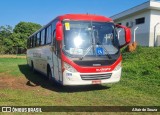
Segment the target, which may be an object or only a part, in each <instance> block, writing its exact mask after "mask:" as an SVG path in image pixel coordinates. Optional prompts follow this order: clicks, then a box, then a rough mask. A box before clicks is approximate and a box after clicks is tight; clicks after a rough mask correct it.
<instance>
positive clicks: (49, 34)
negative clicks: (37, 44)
mask: <svg viewBox="0 0 160 115" xmlns="http://www.w3.org/2000/svg"><path fill="white" fill-rule="evenodd" d="M51 36H52V33H51V26H49V27H48V28H47V32H46V44H50V43H51V41H52V40H51V39H52V37H51Z"/></svg>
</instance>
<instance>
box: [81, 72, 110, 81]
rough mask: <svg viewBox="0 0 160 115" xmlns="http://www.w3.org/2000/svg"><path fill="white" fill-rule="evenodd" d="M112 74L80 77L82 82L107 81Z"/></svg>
mask: <svg viewBox="0 0 160 115" xmlns="http://www.w3.org/2000/svg"><path fill="white" fill-rule="evenodd" d="M111 75H112V73H107V74H96V75H93V74H92V75H81V78H82V80H104V79H109V78H110V77H111Z"/></svg>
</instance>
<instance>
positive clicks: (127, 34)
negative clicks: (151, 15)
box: [116, 25, 131, 48]
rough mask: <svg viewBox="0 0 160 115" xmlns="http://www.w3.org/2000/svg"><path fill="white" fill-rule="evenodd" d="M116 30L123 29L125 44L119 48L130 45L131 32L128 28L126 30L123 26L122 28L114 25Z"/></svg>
mask: <svg viewBox="0 0 160 115" xmlns="http://www.w3.org/2000/svg"><path fill="white" fill-rule="evenodd" d="M116 27H117V28H122V29H124V32H125V44H123V45H121V46H120V48H122V47H124V46H126V45H127V44H129V43H130V41H131V30H130V28H127V27H125V26H122V25H116Z"/></svg>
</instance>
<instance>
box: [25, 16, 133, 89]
mask: <svg viewBox="0 0 160 115" xmlns="http://www.w3.org/2000/svg"><path fill="white" fill-rule="evenodd" d="M118 28H119V29H123V31H124V39H125V40H124V41H125V43H124V44H123V45H120V44H119V40H118V34H117V29H118ZM130 40H131V31H130V29H129V28H127V27H125V26H122V25H117V24H115V23H114V22H113V20H112V19H110V18H107V17H105V16H100V15H91V14H65V15H60V16H58V17H56V18H55V19H53V20H52V21H51V22H49V23H48V24H47V25H45V26H43V27H42V28H41V29H40V30H38V31H36V32H35V33H33V34H32V35H31V36H30V37H29V38H28V40H27V45H28V48H27V63H28V65H29V66H30V67H31V68H32V71H35V70H36V71H39V72H40V73H42V74H44V75H45V76H46V77H48V78H49V79H51V80H54V81H56V82H57V83H59V84H61V85H64V86H66V85H67V86H74V85H92V84H104V83H116V82H118V81H120V78H121V71H122V55H121V52H120V48H122V47H124V46H126V45H127V44H128V43H130Z"/></svg>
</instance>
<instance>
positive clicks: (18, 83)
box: [0, 73, 37, 90]
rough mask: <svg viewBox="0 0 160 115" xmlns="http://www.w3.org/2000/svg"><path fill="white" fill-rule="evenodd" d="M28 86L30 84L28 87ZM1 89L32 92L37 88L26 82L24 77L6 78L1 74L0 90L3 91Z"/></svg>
mask: <svg viewBox="0 0 160 115" xmlns="http://www.w3.org/2000/svg"><path fill="white" fill-rule="evenodd" d="M28 84H30V86H29V85H28ZM31 86H32V88H31ZM3 88H12V89H21V90H33V89H36V88H37V86H36V85H35V84H34V83H31V82H30V81H28V80H27V79H26V78H25V77H12V76H8V75H5V74H3V73H1V74H0V89H3Z"/></svg>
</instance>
